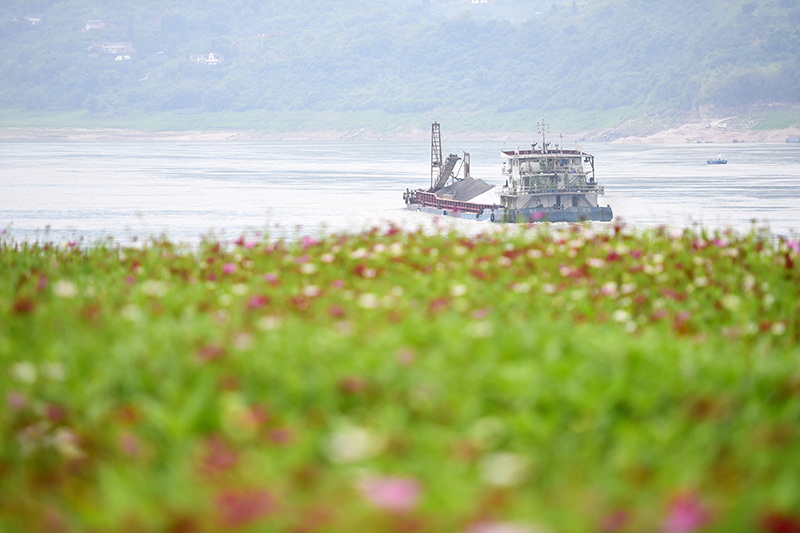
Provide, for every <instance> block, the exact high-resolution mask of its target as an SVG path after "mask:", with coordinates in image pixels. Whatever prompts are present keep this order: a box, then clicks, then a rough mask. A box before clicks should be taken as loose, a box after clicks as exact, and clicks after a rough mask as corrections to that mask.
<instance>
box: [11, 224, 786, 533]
mask: <svg viewBox="0 0 800 533" xmlns="http://www.w3.org/2000/svg"><path fill="white" fill-rule="evenodd" d="M799 296H800V256H799V255H798V244H797V243H796V242H790V241H787V240H785V239H779V238H775V237H773V236H771V235H770V234H769V233H767V232H765V231H758V230H755V229H754V230H753V231H752V232H750V233H749V234H746V235H740V234H736V233H733V232H727V233H713V234H712V233H707V232H704V231H703V230H700V229H686V230H682V231H674V230H667V229H654V230H628V229H626V228H624V227H623V226H621V225H617V226H615V227H613V228H611V227H610V228H608V229H607V230H603V229H601V228H596V227H594V228H593V227H592V226H588V225H587V226H584V225H575V226H571V227H560V228H556V227H554V226H548V225H542V226H536V227H530V228H519V229H518V228H507V229H504V230H499V231H496V232H492V233H485V234H479V235H465V234H461V233H457V232H454V231H449V232H447V231H443V232H438V233H426V232H423V231H408V230H401V229H398V228H395V227H381V228H374V229H372V230H366V231H363V232H361V233H357V234H347V235H321V236H314V237H312V236H307V237H305V238H301V239H297V240H278V241H276V240H274V239H269V238H265V237H260V238H259V237H252V238H250V237H242V238H240V239H238V240H237V241H236V242H223V243H219V242H215V241H214V240H212V239H206V240H204V241H203V242H202V243H201V244H199V245H196V246H192V247H188V246H182V245H179V244H176V243H172V242H170V241H168V240H166V239H153V240H151V241H148V242H145V243H141V245H139V246H120V245H117V244H115V243H113V242H111V241H101V242H96V243H91V244H90V245H89V244H84V243H65V244H60V245H56V244H52V243H23V242H14V241H13V240H12V239H10V238H8V237H6V236H0V368H2V377H0V389H1V390H0V392H2V396H0V400H1V401H3V407H2V409H0V531H2V532H4V533H5V532H16V531H48V532H51V531H165V532H176V533H177V532H181V533H188V532H194V531H197V532H204V531H226V530H230V531H234V530H235V531H269V532H272V531H275V532H292V533H301V532H313V531H319V532H355V531H364V532H420V533H423V532H456V533H458V532H463V533H543V532H553V533H556V532H593V531H597V532H616V531H619V532H626V531H629V532H638V531H654V532H656V531H660V532H665V533H688V532H693V531H719V532H723V531H725V532H729V531H762V532H767V533H800V428H799V427H798V420H799V419H800V348H799V347H798V335H800V298H799Z"/></svg>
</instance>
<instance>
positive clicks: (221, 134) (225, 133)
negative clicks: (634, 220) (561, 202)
mask: <svg viewBox="0 0 800 533" xmlns="http://www.w3.org/2000/svg"><path fill="white" fill-rule="evenodd" d="M721 123H723V121H716V122H715V123H709V124H708V125H706V124H696V123H695V124H683V125H681V126H679V127H675V128H669V129H664V130H662V131H658V132H655V133H649V134H643V133H644V132H641V133H640V132H636V131H632V130H630V129H627V128H624V127H621V126H618V127H616V128H606V129H601V130H595V131H587V132H580V133H571V134H569V133H565V134H564V136H565V137H566V138H568V139H569V140H570V142H572V141H579V142H610V143H614V144H686V143H690V144H705V143H735V142H739V143H785V142H786V139H787V138H789V137H798V136H800V128H797V127H792V128H784V129H773V130H755V129H737V128H727V127H720V124H721ZM534 133H535V132H534ZM530 135H531V133H530V132H466V133H455V132H448V134H447V136H448V139H449V140H454V141H499V142H504V141H520V142H521V141H527V140H529V139H528V137H530ZM429 138H430V132H429V131H427V130H418V129H417V130H410V131H405V132H393V133H378V132H373V131H370V130H368V129H360V130H356V131H333V130H324V131H295V132H283V133H266V132H259V131H254V130H236V129H226V130H214V131H144V130H134V129H114V128H97V129H94V128H0V141H101V142H108V141H187V142H191V141H209V142H222V141H289V142H291V141H316V142H321V141H322V142H335V141H426V140H428V139H429Z"/></svg>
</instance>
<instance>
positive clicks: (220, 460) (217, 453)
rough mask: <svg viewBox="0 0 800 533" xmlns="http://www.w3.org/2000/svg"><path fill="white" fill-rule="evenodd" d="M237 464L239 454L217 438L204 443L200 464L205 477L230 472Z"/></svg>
mask: <svg viewBox="0 0 800 533" xmlns="http://www.w3.org/2000/svg"><path fill="white" fill-rule="evenodd" d="M237 462H239V454H238V453H237V452H236V450H234V449H232V448H231V447H230V446H228V445H227V444H226V443H225V442H224V441H223V440H222V439H220V438H219V437H211V438H210V439H208V441H206V450H205V453H204V454H203V457H202V459H201V462H200V468H201V470H202V471H203V472H204V473H205V474H207V475H212V476H213V475H217V474H221V473H222V472H225V471H227V470H230V469H231V468H233V467H234V466H236V463H237Z"/></svg>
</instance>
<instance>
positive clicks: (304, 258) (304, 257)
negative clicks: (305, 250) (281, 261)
mask: <svg viewBox="0 0 800 533" xmlns="http://www.w3.org/2000/svg"><path fill="white" fill-rule="evenodd" d="M309 261H311V257H310V256H309V255H308V254H303V255H301V256H300V257H295V258H294V262H295V263H297V264H298V265H302V264H303V263H308V262H309Z"/></svg>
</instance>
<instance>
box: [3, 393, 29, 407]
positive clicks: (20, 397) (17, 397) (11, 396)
mask: <svg viewBox="0 0 800 533" xmlns="http://www.w3.org/2000/svg"><path fill="white" fill-rule="evenodd" d="M6 404H8V406H9V407H11V408H12V409H14V410H15V411H19V410H20V409H22V408H24V407H25V406H26V405H27V404H28V399H27V398H26V397H25V395H24V394H22V393H21V392H16V391H8V392H7V393H6Z"/></svg>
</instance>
